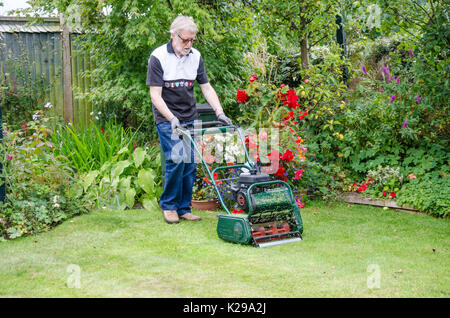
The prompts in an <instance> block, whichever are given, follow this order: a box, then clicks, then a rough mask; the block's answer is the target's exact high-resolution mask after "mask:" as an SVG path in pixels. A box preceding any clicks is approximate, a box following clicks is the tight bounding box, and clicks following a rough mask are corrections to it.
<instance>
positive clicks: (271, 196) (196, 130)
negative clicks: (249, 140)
mask: <svg viewBox="0 0 450 318" xmlns="http://www.w3.org/2000/svg"><path fill="white" fill-rule="evenodd" d="M177 133H178V135H179V137H180V138H182V139H184V138H186V141H188V142H190V144H191V145H192V146H193V148H194V149H195V152H196V153H197V155H198V158H199V160H200V161H201V162H202V164H203V166H204V168H205V170H206V173H207V175H208V177H209V180H210V183H211V185H212V186H213V187H214V190H215V193H216V194H217V197H218V200H219V202H220V204H221V206H222V207H223V209H224V210H225V212H226V213H225V214H223V213H219V214H218V223H217V234H218V236H219V237H220V238H221V239H223V240H225V241H229V242H234V243H239V244H251V245H253V246H255V247H267V246H274V245H281V244H286V243H292V242H298V241H301V239H302V233H303V223H302V218H301V215H300V210H299V208H298V206H297V204H296V202H295V199H294V196H293V194H292V190H291V187H290V186H289V184H288V183H286V182H284V181H281V180H271V178H270V176H269V175H268V174H266V173H262V172H261V167H260V166H257V165H256V163H254V162H253V161H252V160H250V157H249V154H248V151H247V148H246V146H245V140H244V136H243V132H242V130H241V129H240V128H239V127H237V126H223V124H222V123H221V122H218V121H212V122H202V123H201V125H198V124H191V125H183V126H182V128H181V129H177ZM217 133H220V134H223V133H233V134H235V133H237V135H238V143H239V144H240V145H241V146H242V148H243V149H242V150H243V153H244V157H245V158H244V163H242V164H232V165H230V164H226V165H224V166H221V165H219V166H216V167H215V168H212V166H211V163H208V162H207V160H205V158H204V156H203V153H202V151H201V149H199V147H198V145H197V142H198V138H199V137H202V136H206V135H214V134H217ZM235 137H236V136H235ZM236 212H237V213H236Z"/></svg>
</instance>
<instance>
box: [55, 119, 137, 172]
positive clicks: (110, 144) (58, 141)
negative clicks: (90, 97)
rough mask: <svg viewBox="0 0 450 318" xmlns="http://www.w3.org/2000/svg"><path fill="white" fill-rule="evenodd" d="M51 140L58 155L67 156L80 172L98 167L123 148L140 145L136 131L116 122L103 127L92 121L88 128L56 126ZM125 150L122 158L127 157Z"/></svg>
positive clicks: (120, 157)
mask: <svg viewBox="0 0 450 318" xmlns="http://www.w3.org/2000/svg"><path fill="white" fill-rule="evenodd" d="M54 130H55V132H56V133H55V134H52V135H51V141H52V142H53V144H54V145H55V146H56V147H55V149H54V152H55V154H57V155H62V156H65V157H67V158H68V159H69V161H70V162H71V165H72V166H73V167H75V169H76V171H77V172H79V173H84V172H88V171H91V170H98V169H100V167H101V166H103V164H104V163H106V162H107V161H109V160H111V159H112V158H113V156H115V155H116V154H117V152H118V151H119V150H121V149H122V148H124V147H125V148H127V149H129V150H132V149H133V148H135V147H136V146H137V141H136V134H137V133H136V132H134V133H133V132H131V130H130V129H126V128H123V127H122V126H121V125H118V124H116V123H113V122H106V123H105V124H104V125H102V126H101V127H99V124H98V123H95V122H94V123H90V124H89V125H88V126H87V127H83V126H80V127H73V126H72V125H59V126H57V127H55V128H54ZM125 155H126V154H125V153H122V156H119V158H118V160H122V159H123V158H124V157H125Z"/></svg>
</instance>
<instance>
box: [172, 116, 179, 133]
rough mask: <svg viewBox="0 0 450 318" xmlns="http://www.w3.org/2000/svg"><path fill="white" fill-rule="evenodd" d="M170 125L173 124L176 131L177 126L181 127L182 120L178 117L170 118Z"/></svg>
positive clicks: (173, 129) (173, 130)
mask: <svg viewBox="0 0 450 318" xmlns="http://www.w3.org/2000/svg"><path fill="white" fill-rule="evenodd" d="M170 126H171V128H172V132H176V131H175V130H176V129H177V128H181V124H180V121H179V120H178V118H176V117H173V118H172V119H171V120H170Z"/></svg>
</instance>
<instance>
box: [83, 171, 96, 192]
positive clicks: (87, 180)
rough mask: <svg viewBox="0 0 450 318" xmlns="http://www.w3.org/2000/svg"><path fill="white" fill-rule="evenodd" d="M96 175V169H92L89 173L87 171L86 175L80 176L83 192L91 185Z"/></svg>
mask: <svg viewBox="0 0 450 318" xmlns="http://www.w3.org/2000/svg"><path fill="white" fill-rule="evenodd" d="M97 176H98V171H97V170H94V171H90V172H89V173H87V174H86V175H84V176H83V177H82V178H81V184H82V185H83V189H84V191H85V192H86V191H87V189H88V188H89V187H90V186H91V185H92V183H93V182H94V181H95V179H96V178H97Z"/></svg>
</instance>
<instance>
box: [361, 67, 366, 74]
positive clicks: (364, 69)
mask: <svg viewBox="0 0 450 318" xmlns="http://www.w3.org/2000/svg"><path fill="white" fill-rule="evenodd" d="M361 70H362V71H363V73H364V75H367V70H366V66H365V65H363V66H361Z"/></svg>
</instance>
